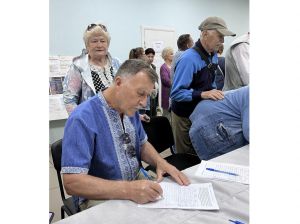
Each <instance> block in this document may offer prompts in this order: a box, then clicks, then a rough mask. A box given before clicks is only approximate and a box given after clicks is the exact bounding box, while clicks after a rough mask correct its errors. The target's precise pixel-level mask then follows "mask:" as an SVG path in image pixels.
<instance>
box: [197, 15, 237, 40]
mask: <svg viewBox="0 0 300 224" xmlns="http://www.w3.org/2000/svg"><path fill="white" fill-rule="evenodd" d="M198 29H199V30H201V31H203V30H217V31H219V32H220V33H221V34H223V35H224V36H235V35H236V34H235V33H233V32H231V31H230V30H228V28H227V25H226V23H225V21H224V20H223V19H222V18H220V17H216V16H213V17H208V18H206V19H205V20H204V21H203V22H202V23H201V24H200V26H199V27H198Z"/></svg>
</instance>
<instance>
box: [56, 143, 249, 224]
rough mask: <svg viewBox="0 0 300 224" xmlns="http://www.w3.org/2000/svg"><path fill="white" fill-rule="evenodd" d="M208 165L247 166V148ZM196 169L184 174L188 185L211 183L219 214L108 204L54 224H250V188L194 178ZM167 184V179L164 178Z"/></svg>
mask: <svg viewBox="0 0 300 224" xmlns="http://www.w3.org/2000/svg"><path fill="white" fill-rule="evenodd" d="M210 161H215V162H226V163H234V164H237V165H249V145H246V146H244V147H241V148H239V149H236V150H234V151H231V152H229V153H227V154H224V155H222V156H219V157H216V158H214V159H212V160H210ZM197 168H198V165H196V166H193V167H190V168H188V169H186V170H184V171H183V172H184V173H185V174H186V175H187V176H188V177H189V178H190V180H191V183H207V182H211V183H212V185H213V189H214V192H215V195H216V198H217V201H218V204H219V207H220V210H218V211H200V210H180V209H150V208H139V207H137V204H136V203H134V202H132V201H128V200H109V201H107V202H104V203H102V204H99V205H97V206H94V207H92V208H90V209H87V210H85V211H82V212H80V213H77V214H75V215H73V216H70V217H67V218H65V219H63V220H60V221H58V222H56V223H57V224H68V223H72V224H79V223H80V224H81V223H82V224H85V223H89V224H99V223H108V224H121V223H122V224H123V223H125V224H126V223H128V224H135V223H141V224H150V223H151V224H154V223H162V224H164V223H165V224H178V223H184V224H193V223H195V224H196V223H197V224H201V223H203V224H209V223H212V224H218V223H230V222H229V221H228V220H229V219H232V220H239V221H242V222H244V223H249V185H244V184H241V183H235V182H225V181H220V180H211V179H205V178H202V177H197V176H195V172H196V170H197ZM165 179H167V180H164V181H170V180H169V179H168V178H165Z"/></svg>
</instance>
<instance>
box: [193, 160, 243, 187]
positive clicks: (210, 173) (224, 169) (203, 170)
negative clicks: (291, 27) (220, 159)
mask: <svg viewBox="0 0 300 224" xmlns="http://www.w3.org/2000/svg"><path fill="white" fill-rule="evenodd" d="M232 174H236V175H232ZM195 175H196V176H199V177H205V178H212V179H220V180H226V181H232V182H239V183H243V184H249V167H248V166H241V165H235V164H230V163H217V162H210V161H204V160H202V161H201V163H200V165H199V167H198V169H197V171H196V173H195Z"/></svg>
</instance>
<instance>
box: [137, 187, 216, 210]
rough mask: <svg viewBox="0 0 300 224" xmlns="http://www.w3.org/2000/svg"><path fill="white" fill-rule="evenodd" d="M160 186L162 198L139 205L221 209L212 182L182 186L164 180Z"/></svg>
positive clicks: (146, 206)
mask: <svg viewBox="0 0 300 224" xmlns="http://www.w3.org/2000/svg"><path fill="white" fill-rule="evenodd" d="M160 186H161V188H162V189H163V198H162V199H160V200H158V201H155V202H150V203H147V204H142V205H141V204H139V205H138V207H143V208H180V209H199V210H200V209H201V210H219V205H218V202H217V200H216V197H215V193H214V190H213V187H212V184H211V183H205V184H190V185H188V186H180V185H179V184H177V183H166V182H162V183H160Z"/></svg>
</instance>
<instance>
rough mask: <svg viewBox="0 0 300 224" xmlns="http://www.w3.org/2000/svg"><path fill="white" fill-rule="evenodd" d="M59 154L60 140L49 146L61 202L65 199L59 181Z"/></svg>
mask: <svg viewBox="0 0 300 224" xmlns="http://www.w3.org/2000/svg"><path fill="white" fill-rule="evenodd" d="M61 153H62V139H60V140H58V141H56V142H54V143H53V144H52V145H51V154H52V159H53V164H54V168H55V170H56V173H57V178H58V184H59V189H60V194H61V198H62V200H65V199H66V198H65V193H64V187H63V184H62V179H61V175H60V171H61Z"/></svg>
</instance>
